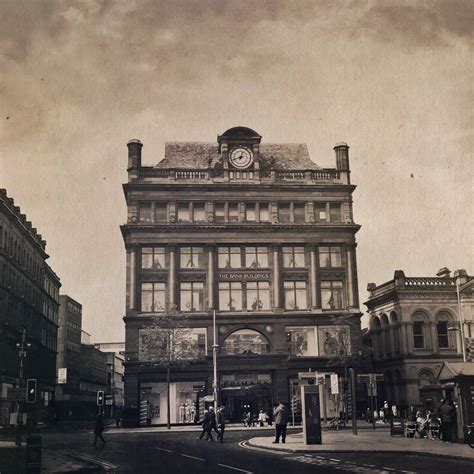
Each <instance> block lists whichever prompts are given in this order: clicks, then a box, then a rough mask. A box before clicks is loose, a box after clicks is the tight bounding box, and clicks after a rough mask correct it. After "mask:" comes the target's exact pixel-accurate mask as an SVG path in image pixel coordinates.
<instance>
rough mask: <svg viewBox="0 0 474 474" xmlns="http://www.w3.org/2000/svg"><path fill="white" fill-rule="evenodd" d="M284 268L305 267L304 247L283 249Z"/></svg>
mask: <svg viewBox="0 0 474 474" xmlns="http://www.w3.org/2000/svg"><path fill="white" fill-rule="evenodd" d="M282 250H283V267H284V268H302V267H304V266H305V261H304V247H283V248H282Z"/></svg>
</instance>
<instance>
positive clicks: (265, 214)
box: [258, 203, 270, 222]
mask: <svg viewBox="0 0 474 474" xmlns="http://www.w3.org/2000/svg"><path fill="white" fill-rule="evenodd" d="M258 207H259V211H258V216H259V220H260V222H268V221H269V220H270V213H269V211H268V203H260V204H259V206H258Z"/></svg>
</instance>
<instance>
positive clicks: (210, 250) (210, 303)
mask: <svg viewBox="0 0 474 474" xmlns="http://www.w3.org/2000/svg"><path fill="white" fill-rule="evenodd" d="M206 251H207V307H208V309H211V310H212V309H215V298H214V286H215V283H214V247H213V246H212V245H209V246H207V247H206Z"/></svg>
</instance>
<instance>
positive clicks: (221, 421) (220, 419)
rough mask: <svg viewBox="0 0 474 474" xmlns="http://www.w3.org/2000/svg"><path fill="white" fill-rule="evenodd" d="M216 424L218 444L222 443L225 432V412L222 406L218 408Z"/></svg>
mask: <svg viewBox="0 0 474 474" xmlns="http://www.w3.org/2000/svg"><path fill="white" fill-rule="evenodd" d="M216 422H217V429H218V435H217V440H218V441H219V443H223V442H224V430H225V412H224V407H223V406H221V407H219V409H218V410H217V415H216Z"/></svg>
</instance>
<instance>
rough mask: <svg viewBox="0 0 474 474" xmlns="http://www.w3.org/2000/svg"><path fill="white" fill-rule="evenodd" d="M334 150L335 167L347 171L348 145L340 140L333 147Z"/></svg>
mask: <svg viewBox="0 0 474 474" xmlns="http://www.w3.org/2000/svg"><path fill="white" fill-rule="evenodd" d="M334 151H335V152H336V169H337V170H339V171H349V145H348V144H347V143H344V142H341V143H336V145H335V147H334Z"/></svg>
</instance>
